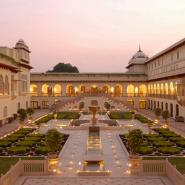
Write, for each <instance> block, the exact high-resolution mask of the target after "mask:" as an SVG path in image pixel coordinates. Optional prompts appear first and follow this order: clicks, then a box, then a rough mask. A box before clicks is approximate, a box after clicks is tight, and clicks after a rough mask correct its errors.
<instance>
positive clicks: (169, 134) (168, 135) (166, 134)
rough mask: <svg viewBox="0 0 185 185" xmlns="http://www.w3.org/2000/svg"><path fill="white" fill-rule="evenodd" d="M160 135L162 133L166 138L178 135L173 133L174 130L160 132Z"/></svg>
mask: <svg viewBox="0 0 185 185" xmlns="http://www.w3.org/2000/svg"><path fill="white" fill-rule="evenodd" d="M162 135H163V136H164V137H167V138H169V137H177V136H178V135H177V134H175V133H174V132H164V133H162Z"/></svg>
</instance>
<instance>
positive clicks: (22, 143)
mask: <svg viewBox="0 0 185 185" xmlns="http://www.w3.org/2000/svg"><path fill="white" fill-rule="evenodd" d="M35 144H36V142H35V141H24V140H23V141H20V142H18V143H16V146H29V147H31V146H33V145H35Z"/></svg>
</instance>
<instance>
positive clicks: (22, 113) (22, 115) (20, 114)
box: [17, 109, 27, 127]
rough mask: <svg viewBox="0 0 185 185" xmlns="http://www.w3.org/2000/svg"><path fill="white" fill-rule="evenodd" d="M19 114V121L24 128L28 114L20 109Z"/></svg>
mask: <svg viewBox="0 0 185 185" xmlns="http://www.w3.org/2000/svg"><path fill="white" fill-rule="evenodd" d="M17 114H18V117H19V120H20V127H23V125H24V120H25V119H26V117H27V112H26V110H25V109H19V110H18V111H17Z"/></svg>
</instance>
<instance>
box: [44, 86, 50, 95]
mask: <svg viewBox="0 0 185 185" xmlns="http://www.w3.org/2000/svg"><path fill="white" fill-rule="evenodd" d="M49 91H50V89H49V86H48V85H47V84H43V85H42V96H49Z"/></svg>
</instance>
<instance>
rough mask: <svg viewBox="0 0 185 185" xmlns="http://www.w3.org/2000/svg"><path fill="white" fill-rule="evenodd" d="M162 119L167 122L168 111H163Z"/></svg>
mask: <svg viewBox="0 0 185 185" xmlns="http://www.w3.org/2000/svg"><path fill="white" fill-rule="evenodd" d="M162 117H163V119H164V120H165V121H166V122H167V119H168V118H169V111H168V110H165V111H163V112H162Z"/></svg>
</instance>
